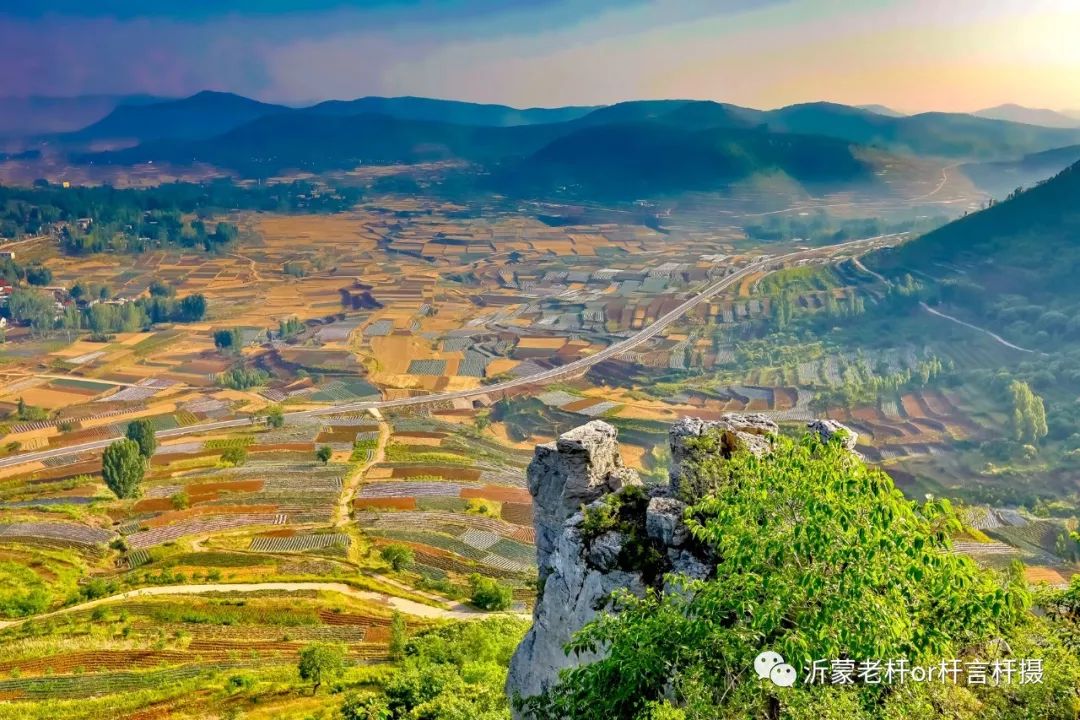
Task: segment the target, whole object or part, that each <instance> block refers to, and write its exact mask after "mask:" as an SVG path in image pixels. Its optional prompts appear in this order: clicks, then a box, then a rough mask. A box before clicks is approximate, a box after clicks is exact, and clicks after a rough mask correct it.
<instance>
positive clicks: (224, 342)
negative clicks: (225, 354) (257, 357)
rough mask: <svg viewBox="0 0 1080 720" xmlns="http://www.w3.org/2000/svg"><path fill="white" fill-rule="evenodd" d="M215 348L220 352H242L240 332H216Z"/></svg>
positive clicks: (229, 329) (223, 330) (222, 330)
mask: <svg viewBox="0 0 1080 720" xmlns="http://www.w3.org/2000/svg"><path fill="white" fill-rule="evenodd" d="M214 347H216V348H217V349H218V350H234V351H239V350H240V331H239V330H238V329H236V328H228V329H221V330H215V331H214Z"/></svg>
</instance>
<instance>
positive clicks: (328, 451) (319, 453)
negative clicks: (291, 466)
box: [315, 445, 334, 465]
mask: <svg viewBox="0 0 1080 720" xmlns="http://www.w3.org/2000/svg"><path fill="white" fill-rule="evenodd" d="M333 455H334V449H333V448H332V447H330V446H329V445H323V446H321V447H320V448H319V449H318V450H316V451H315V459H316V460H318V461H319V462H321V463H322V464H323V465H325V464H327V463H328V462H330V458H331V457H333Z"/></svg>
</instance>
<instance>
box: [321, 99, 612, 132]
mask: <svg viewBox="0 0 1080 720" xmlns="http://www.w3.org/2000/svg"><path fill="white" fill-rule="evenodd" d="M599 107H600V106H596V105H593V106H587V107H585V106H583V107H577V106H568V107H557V108H525V109H518V108H513V107H509V106H507V105H491V104H479V103H469V102H461V101H458V100H437V99H433V98H422V97H408V96H406V97H376V96H370V97H362V98H357V99H356V100H328V101H326V102H321V103H319V104H317V105H313V106H311V107H309V108H305V109H304V110H303V112H307V113H312V114H318V115H339V116H342V115H345V116H347V115H362V114H379V115H388V116H390V117H395V118H399V119H401V120H426V121H430V122H445V123H452V124H455V125H477V126H481V127H511V126H516V125H541V124H546V123H562V122H568V121H571V120H576V119H578V118H580V117H583V116H585V115H587V114H589V113H591V112H593V111H595V110H597V109H598V108H599Z"/></svg>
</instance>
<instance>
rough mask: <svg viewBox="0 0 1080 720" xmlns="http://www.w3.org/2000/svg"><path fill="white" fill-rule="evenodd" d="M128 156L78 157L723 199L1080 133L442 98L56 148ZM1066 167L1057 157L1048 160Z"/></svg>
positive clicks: (252, 117)
mask: <svg viewBox="0 0 1080 720" xmlns="http://www.w3.org/2000/svg"><path fill="white" fill-rule="evenodd" d="M105 140H124V141H127V143H129V144H132V143H133V145H131V146H130V147H127V148H125V149H122V150H114V151H110V152H93V153H87V152H85V150H84V151H82V154H79V153H78V152H76V153H74V154H73V160H74V161H75V162H84V163H98V164H119V165H134V164H140V163H147V162H158V163H161V162H165V163H170V164H176V165H188V164H191V163H196V162H197V163H205V164H208V165H211V166H215V167H219V168H222V169H225V170H228V171H231V172H233V173H235V174H238V175H241V176H245V177H266V176H271V175H276V174H282V173H287V172H289V171H294V170H295V171H311V172H320V171H326V170H338V169H349V168H353V167H356V166H358V165H361V164H397V163H401V164H409V163H417V162H425V161H433V160H457V161H464V162H467V163H472V164H474V165H478V166H480V167H481V168H482V170H483V172H484V173H485V174H487V175H488V176H489V178H490V179H491V181H492V182H498V183H502V187H504V188H507V189H513V188H521V189H524V188H530V190H531V191H543V190H544V188H547V189H549V190H550V189H552V188H570V189H578V190H580V191H581V192H583V193H588V194H591V195H600V196H606V197H636V196H639V195H651V194H664V193H677V192H682V191H686V190H697V189H710V188H716V187H720V186H723V185H724V184H727V183H731V182H735V181H738V180H740V179H743V178H746V177H750V176H752V175H755V174H759V173H781V174H786V175H787V176H789V177H791V178H792V179H795V180H797V181H799V182H802V183H803V184H813V183H844V182H867V181H873V177H874V172H873V170H874V168H872V167H870V166H869V165H868V161H867V160H865V159H864V158H866V157H868V156H869V155H871V153H866V152H864V151H863V148H865V147H873V148H876V150H877V152H876V153H873V154H875V155H876V156H878V157H882V156H883V155H885V154H890V153H891V154H912V155H920V156H932V157H937V158H955V159H961V160H967V161H969V162H976V163H977V162H987V161H1005V160H1009V161H1012V160H1015V158H1017V157H1020V156H1024V155H1030V154H1033V153H1040V152H1044V151H1048V150H1053V149H1056V148H1067V147H1069V146H1073V145H1078V144H1080V129H1078V128H1064V127H1056V128H1048V127H1039V126H1035V125H1030V124H1023V123H1017V122H1012V121H1008V120H998V119H990V118H985V117H976V116H974V115H964V114H958V113H920V114H916V115H892V114H881V113H878V112H873V111H871V110H867V109H863V108H857V107H851V106H846V105H839V104H835V103H825V102H818V103H803V104H798V105H791V106H787V107H783V108H779V109H776V110H767V111H766V110H757V109H754V108H746V107H740V106H737V105H731V104H725V103H717V102H711V101H697V100H644V101H630V102H622V103H617V104H614V105H610V106H602V107H564V108H532V109H516V108H511V107H507V106H504V105H481V104H474V103H467V102H459V101H451V100H437V99H430V98H416V97H400V98H380V97H365V98H359V99H357V100H351V101H328V102H323V103H319V104H316V105H312V106H310V107H305V108H289V107H286V106H283V105H275V104H270V103H263V102H259V101H256V100H251V99H249V98H245V97H242V96H239V95H233V94H229V93H220V92H210V91H207V92H201V93H198V94H196V95H193V96H191V97H188V98H184V99H180V100H169V101H164V102H152V103H127V104H121V105H119V106H117V107H116V108H115V109H113V110H112V112H110V113H109V114H108V115H106V116H105V117H103V118H101V119H100V120H98V121H96V122H94V123H91V124H90V125H88V126H86V127H84V128H82V129H80V130H78V131H75V132H70V133H66V134H63V135H58V136H54V138H53V141H54V146H66V147H69V148H78V147H83V148H86V147H89V146H91V145H92V144H93V143H95V142H98V141H105ZM1046 166H1047V167H1050V166H1052V163H1050V164H1049V165H1046Z"/></svg>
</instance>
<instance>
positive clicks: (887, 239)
mask: <svg viewBox="0 0 1080 720" xmlns="http://www.w3.org/2000/svg"><path fill="white" fill-rule="evenodd" d="M900 237H901V236H900V235H879V236H876V237H872V238H864V239H861V240H852V241H849V242H846V243H839V244H836V245H826V246H823V247H818V248H810V249H806V250H796V251H794V252H789V253H785V254H783V255H776V256H762V257H761V258H758V259H756V260H754V261H753V262H751V263H749V264H748V265H746V266H744V267H742V268H739V269H738V270H736V271H735V272H733V273H731V274H729V275H725V276H724V277H723V278H720V279H719V280H717V281H715V282H713V283H711V284H709V285H706V286H705V287H704V288H702V289H701V290H698V291H697V292H695V293H694V294H693V295H692V296H691V297H689V298H688V299H687V300H686V301H685V302H683V303H682V304H680V305H679V306H678V307H676V308H675V309H673V310H671V311H669V312H668V313H666V314H664V315H663V316H662V317H660V318H658V319H657V320H656V321H655V322H654V323H652V324H651V325H649V326H648V327H645V328H642V329H641V330H639V331H638V332H637V333H635V334H634V335H632V336H630V337H628V338H626V339H624V340H620V341H619V342H616V343H612V344H611V345H608V346H607V347H606V348H604V349H603V350H601V351H599V352H597V353H595V354H593V355H589V356H587V357H583V358H580V359H578V360H575V361H573V362H570V363H567V364H566V365H562V366H559V367H556V368H551V369H550V370H544V371H542V372H538V373H534V374H532V375H526V376H522V377H518V378H513V379H511V380H504V381H502V382H498V383H493V384H491V385H484V386H481V387H477V388H472V389H469V390H457V391H453V392H445V393H432V394H429V395H420V396H416V397H408V398H399V399H396V400H361V401H357V402H349V403H341V404H338V405H330V406H327V407H320V408H313V409H310V410H298V411H295V412H291V413H286V414H285V419H286V422H288V421H289V420H290V419H301V418H309V417H318V416H322V415H337V414H340V413H346V412H357V411H364V410H371V409H379V410H382V409H389V408H399V407H409V406H415V405H427V404H430V403H437V402H445V401H448V400H458V399H463V398H475V397H480V396H482V395H489V394H492V393H500V392H503V391H506V390H513V389H515V388H520V387H524V386H529V385H539V384H544V383H548V382H551V381H553V380H556V379H559V378H566V377H571V376H574V375H578V374H580V373H582V372H584V371H586V370H588V369H589V368H590V367H592V366H593V365H596V364H597V363H601V362H603V361H605V360H609V359H611V358H614V357H616V356H618V355H621V354H622V353H625V352H628V351H630V350H633V349H634V348H636V347H639V346H641V345H643V344H644V343H647V342H648V341H649V340H652V339H653V338H655V337H656V336H657V335H659V334H660V333H662V332H663V331H664V330H665V329H667V327H668V326H670V325H671V324H672V323H674V322H676V321H678V320H679V319H680V318H682V317H683V316H685V315H686V314H687V313H688V312H690V311H691V310H693V309H694V308H695V307H697V306H698V305H700V304H701V303H704V302H707V301H708V300H709V299H711V298H713V297H714V296H716V295H717V294H718V293H721V292H723V291H724V290H727V289H729V288H731V287H732V286H733V285H735V284H736V283H738V282H740V281H741V280H743V279H744V278H746V277H747V276H749V275H753V274H754V273H760V272H762V271H766V272H773V271H775V270H778V269H780V268H781V267H783V266H784V265H785V264H788V263H791V262H797V261H799V260H811V259H815V258H821V257H830V256H832V255H835V254H836V253H838V252H845V251H852V250H861V251H864V252H865V251H866V250H870V249H874V248H877V247H882V246H886V245H890V244H893V243H895V242H896V241H897V240H898V239H899V238H900ZM255 422H257V420H256V419H254V418H250V417H243V418H233V419H230V420H218V421H213V422H205V423H198V424H195V425H188V426H186V427H178V428H172V429H169V430H160V431H158V433H157V437H158V439H169V438H176V437H182V436H186V435H195V434H198V433H205V432H210V431H213V430H224V429H228V428H236V427H245V426H251V425H252V424H254V423H255ZM114 441H115V438H109V439H106V440H93V441H90V442H85V443H80V444H77V445H69V446H66V447H59V448H52V449H49V450H39V451H35V452H27V453H21V454H17V455H12V456H9V457H5V458H0V468H4V467H11V466H14V465H21V464H23V463H29V462H35V461H40V460H47V459H50V458H59V457H66V456H70V455H77V454H80V453H85V452H89V451H92V450H100V449H102V448H105V447H107V446H108V445H109V444H111V443H112V442H114Z"/></svg>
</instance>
